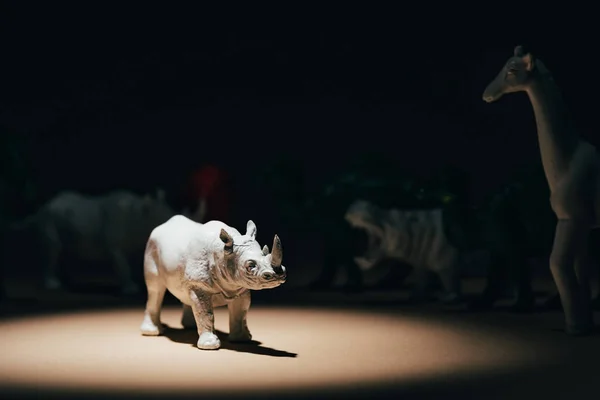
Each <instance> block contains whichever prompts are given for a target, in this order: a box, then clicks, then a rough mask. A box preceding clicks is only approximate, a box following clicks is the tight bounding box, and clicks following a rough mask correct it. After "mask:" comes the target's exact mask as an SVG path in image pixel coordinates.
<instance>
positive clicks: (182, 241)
mask: <svg viewBox="0 0 600 400" xmlns="http://www.w3.org/2000/svg"><path fill="white" fill-rule="evenodd" d="M202 234H203V229H202V224H200V223H198V222H194V221H192V220H191V219H189V218H187V217H185V216H183V215H175V216H174V217H171V218H170V219H169V220H168V221H167V222H165V223H163V224H161V225H159V226H157V227H156V228H154V230H153V231H152V233H151V234H150V238H149V240H151V241H153V242H154V245H155V246H156V247H157V249H158V254H159V255H160V260H161V264H162V266H163V267H164V268H165V269H166V270H167V271H171V270H174V269H176V268H177V267H178V265H179V264H180V262H181V259H182V257H184V256H185V254H186V253H188V252H189V250H190V246H191V243H192V240H195V241H197V240H198V239H199V238H202V236H203V235H202Z"/></svg>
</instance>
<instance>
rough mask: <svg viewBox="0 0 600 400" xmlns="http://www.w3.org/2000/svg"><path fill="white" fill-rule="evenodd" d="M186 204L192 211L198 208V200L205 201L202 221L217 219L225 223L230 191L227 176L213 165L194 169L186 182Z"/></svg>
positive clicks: (227, 216)
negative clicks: (204, 212)
mask: <svg viewBox="0 0 600 400" xmlns="http://www.w3.org/2000/svg"><path fill="white" fill-rule="evenodd" d="M187 193H188V195H187V196H186V197H187V201H186V205H188V207H190V209H191V211H192V212H195V211H196V209H197V208H198V204H199V201H200V200H201V199H204V200H205V201H206V214H205V215H204V218H202V221H198V222H206V221H210V220H215V219H216V220H219V221H223V222H225V223H227V221H228V219H229V208H230V198H229V196H230V193H229V190H228V176H227V173H226V172H225V171H223V170H222V169H220V168H218V167H217V166H215V165H205V166H202V167H201V168H199V169H198V170H196V171H194V172H193V174H192V176H191V179H190V181H189V183H188V189H187Z"/></svg>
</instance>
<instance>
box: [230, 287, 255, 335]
mask: <svg viewBox="0 0 600 400" xmlns="http://www.w3.org/2000/svg"><path fill="white" fill-rule="evenodd" d="M227 308H228V309H229V341H230V342H249V341H250V340H252V335H251V334H250V330H248V322H247V315H248V310H249V309H250V291H247V292H244V293H243V294H242V295H240V296H239V297H237V298H236V299H234V300H233V301H232V302H231V303H229V304H228V305H227Z"/></svg>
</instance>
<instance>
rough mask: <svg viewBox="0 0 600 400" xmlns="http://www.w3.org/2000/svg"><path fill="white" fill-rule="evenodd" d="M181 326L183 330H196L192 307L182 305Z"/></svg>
mask: <svg viewBox="0 0 600 400" xmlns="http://www.w3.org/2000/svg"><path fill="white" fill-rule="evenodd" d="M181 325H182V326H183V327H184V328H185V329H196V319H195V318H194V311H193V310H192V307H191V306H188V305H187V304H184V305H183V314H182V316H181Z"/></svg>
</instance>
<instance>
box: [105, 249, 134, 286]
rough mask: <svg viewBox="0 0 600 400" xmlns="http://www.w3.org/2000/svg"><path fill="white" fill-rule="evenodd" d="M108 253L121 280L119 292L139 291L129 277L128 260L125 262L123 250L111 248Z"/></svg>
mask: <svg viewBox="0 0 600 400" xmlns="http://www.w3.org/2000/svg"><path fill="white" fill-rule="evenodd" d="M110 253H111V257H112V260H113V264H114V267H115V269H116V272H117V274H118V275H119V280H120V282H121V294H124V295H132V294H137V293H139V291H140V288H139V286H138V285H137V284H136V283H135V282H134V281H133V279H132V277H131V268H130V267H129V262H127V259H126V258H125V256H124V255H123V252H121V251H120V250H116V249H113V250H111V252H110Z"/></svg>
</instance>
